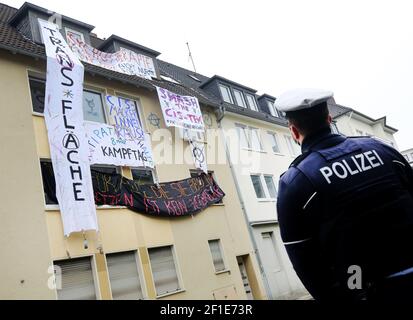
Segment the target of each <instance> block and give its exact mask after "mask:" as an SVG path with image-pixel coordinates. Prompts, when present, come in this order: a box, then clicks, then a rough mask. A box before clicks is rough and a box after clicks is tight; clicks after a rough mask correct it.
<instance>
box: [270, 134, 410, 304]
mask: <svg viewBox="0 0 413 320" xmlns="http://www.w3.org/2000/svg"><path fill="white" fill-rule="evenodd" d="M277 211H278V220H279V223H280V230H281V236H282V239H283V242H284V244H285V247H286V249H287V252H288V255H289V257H290V260H291V262H292V264H293V267H294V269H295V271H296V273H297V275H298V276H299V278H300V279H301V281H302V282H303V284H304V286H305V287H306V288H307V290H308V291H309V292H310V293H311V294H312V295H313V297H314V298H315V299H317V300H331V299H343V298H344V299H345V298H346V297H349V298H350V297H354V294H355V291H354V290H350V288H349V284H348V280H349V278H350V276H351V275H352V273H351V272H352V270H355V269H352V266H356V268H360V270H361V272H362V273H361V275H362V282H363V286H364V287H366V286H367V287H368V286H369V285H371V284H372V283H374V282H375V281H380V280H381V279H384V278H386V277H387V276H389V275H391V274H393V273H395V272H399V271H401V270H404V269H406V268H409V267H413V249H412V245H413V171H412V168H411V167H410V166H409V164H408V162H407V161H406V160H405V158H404V157H403V156H402V155H401V154H400V153H399V152H398V151H396V150H395V149H394V148H392V147H390V146H388V145H386V144H384V143H382V142H379V141H378V140H376V139H373V138H369V137H344V136H341V135H337V134H332V133H331V131H330V128H325V129H323V130H320V131H319V132H317V133H316V134H313V135H311V136H308V137H306V138H305V140H304V141H303V144H302V155H301V156H299V157H298V158H297V159H296V160H295V161H294V162H293V163H292V164H291V166H290V168H289V169H288V171H287V172H285V173H284V174H283V175H282V176H281V178H280V182H279V195H278V201H277ZM364 287H363V289H364ZM353 289H354V288H353ZM356 290H357V289H356Z"/></svg>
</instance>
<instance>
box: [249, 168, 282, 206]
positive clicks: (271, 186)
mask: <svg viewBox="0 0 413 320" xmlns="http://www.w3.org/2000/svg"><path fill="white" fill-rule="evenodd" d="M251 182H252V185H253V187H254V190H255V195H256V196H257V198H258V199H261V200H264V199H267V200H271V201H274V200H276V199H277V188H276V187H275V183H274V176H273V175H270V174H252V175H251Z"/></svg>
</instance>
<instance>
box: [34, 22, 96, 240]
mask: <svg viewBox="0 0 413 320" xmlns="http://www.w3.org/2000/svg"><path fill="white" fill-rule="evenodd" d="M39 27H40V32H41V34H42V38H43V42H44V45H45V48H46V55H47V78H46V94H45V97H46V98H45V109H44V117H45V122H46V127H47V133H48V138H49V145H50V154H51V158H52V163H53V168H54V173H55V179H56V197H57V200H58V202H59V206H60V212H61V217H62V221H63V229H64V234H65V235H66V236H69V235H70V234H71V233H72V232H80V231H87V230H96V231H97V230H98V224H97V218H96V210H95V204H94V202H93V188H92V178H91V174H90V169H89V161H88V147H87V140H86V138H85V137H86V134H85V130H84V126H83V108H82V95H83V76H84V68H83V65H82V63H81V62H80V61H79V59H78V58H77V57H76V56H75V55H74V54H73V52H72V51H71V50H70V48H69V47H68V46H67V43H66V41H65V40H64V39H63V37H62V35H61V34H60V31H59V27H58V26H57V25H55V24H53V23H50V22H47V21H44V20H40V19H39Z"/></svg>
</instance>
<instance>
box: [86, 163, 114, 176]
mask: <svg viewBox="0 0 413 320" xmlns="http://www.w3.org/2000/svg"><path fill="white" fill-rule="evenodd" d="M90 168H91V169H92V170H96V171H99V172H100V173H106V174H116V173H118V172H119V171H118V168H117V167H115V166H110V165H93V166H90Z"/></svg>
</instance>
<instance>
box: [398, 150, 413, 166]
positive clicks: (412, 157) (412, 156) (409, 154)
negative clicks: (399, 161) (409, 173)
mask: <svg viewBox="0 0 413 320" xmlns="http://www.w3.org/2000/svg"><path fill="white" fill-rule="evenodd" d="M401 154H402V155H403V156H404V157H405V158H406V160H407V161H408V162H409V164H410V165H411V166H412V167H413V148H411V149H407V150H404V151H401Z"/></svg>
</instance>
